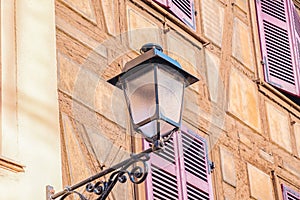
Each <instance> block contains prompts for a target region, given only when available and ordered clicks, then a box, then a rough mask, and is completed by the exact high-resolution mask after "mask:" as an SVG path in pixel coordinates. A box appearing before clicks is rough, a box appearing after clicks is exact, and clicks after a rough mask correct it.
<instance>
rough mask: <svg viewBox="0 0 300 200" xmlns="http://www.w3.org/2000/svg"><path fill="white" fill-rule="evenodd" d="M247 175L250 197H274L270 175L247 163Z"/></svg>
mask: <svg viewBox="0 0 300 200" xmlns="http://www.w3.org/2000/svg"><path fill="white" fill-rule="evenodd" d="M248 177H249V183H250V194H251V197H253V198H255V199H259V200H270V199H274V195H273V184H272V181H271V178H270V176H268V175H267V174H266V173H264V172H262V171H261V170H259V169H258V168H256V167H254V166H253V165H251V164H249V163H248Z"/></svg>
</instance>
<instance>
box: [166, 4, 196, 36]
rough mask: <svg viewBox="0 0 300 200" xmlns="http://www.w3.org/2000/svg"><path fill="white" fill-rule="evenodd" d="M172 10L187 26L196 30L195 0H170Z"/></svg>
mask: <svg viewBox="0 0 300 200" xmlns="http://www.w3.org/2000/svg"><path fill="white" fill-rule="evenodd" d="M170 10H171V12H173V13H174V15H176V16H177V17H178V18H179V19H180V20H182V21H183V22H184V23H185V24H187V25H188V26H190V27H191V28H192V29H193V30H196V23H195V8H194V0H170Z"/></svg>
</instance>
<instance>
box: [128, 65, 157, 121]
mask: <svg viewBox="0 0 300 200" xmlns="http://www.w3.org/2000/svg"><path fill="white" fill-rule="evenodd" d="M124 81H125V83H124V86H125V90H124V91H125V96H126V100H127V104H128V107H129V111H130V115H131V117H132V122H133V124H139V123H141V122H143V121H144V120H147V119H151V118H153V116H154V115H155V113H156V94H155V83H154V70H153V67H151V66H145V67H144V68H140V69H139V70H138V71H135V72H133V73H131V74H129V75H128V76H126V78H125V80H124Z"/></svg>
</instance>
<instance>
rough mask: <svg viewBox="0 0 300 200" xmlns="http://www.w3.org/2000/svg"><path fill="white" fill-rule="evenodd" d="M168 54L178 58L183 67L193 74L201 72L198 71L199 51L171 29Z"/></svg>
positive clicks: (168, 35)
mask: <svg viewBox="0 0 300 200" xmlns="http://www.w3.org/2000/svg"><path fill="white" fill-rule="evenodd" d="M167 46H168V55H169V56H170V57H171V58H173V59H174V60H177V61H178V62H179V63H180V65H181V66H182V68H183V69H185V70H187V71H188V72H190V73H191V74H193V75H195V76H196V75H197V74H199V72H197V60H196V58H197V55H199V54H197V52H196V51H195V50H196V49H194V45H192V44H191V43H190V42H189V41H188V40H186V39H185V38H183V37H182V36H179V35H178V34H176V33H175V32H173V31H171V32H170V33H168V34H167Z"/></svg>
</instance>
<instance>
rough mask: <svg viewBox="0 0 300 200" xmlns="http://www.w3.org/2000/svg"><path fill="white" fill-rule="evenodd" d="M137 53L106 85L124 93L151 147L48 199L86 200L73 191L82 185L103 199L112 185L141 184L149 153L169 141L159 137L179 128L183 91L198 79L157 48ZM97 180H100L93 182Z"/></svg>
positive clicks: (136, 127) (134, 120) (133, 118)
mask: <svg viewBox="0 0 300 200" xmlns="http://www.w3.org/2000/svg"><path fill="white" fill-rule="evenodd" d="M141 53H142V54H141V55H140V56H138V57H137V58H135V59H133V60H131V61H129V62H128V63H127V64H126V65H125V67H124V70H123V72H122V73H121V74H119V75H117V76H116V77H114V78H112V79H110V80H109V81H108V82H109V83H111V84H113V85H115V86H117V87H118V88H120V89H122V90H123V91H124V94H125V98H126V103H127V106H128V110H129V114H130V119H131V123H132V125H133V128H134V130H135V131H137V132H139V133H141V134H143V135H144V136H145V138H146V139H147V140H149V141H150V142H152V146H151V147H150V148H148V149H146V150H144V151H142V152H140V153H138V154H132V155H131V157H130V158H128V159H126V160H124V161H122V162H120V163H118V164H116V165H114V166H112V167H110V168H108V169H105V170H103V171H101V172H99V173H97V174H95V175H93V176H91V177H88V178H87V179H85V180H83V181H81V182H79V183H76V184H74V185H72V186H66V187H65V189H64V190H62V191H60V192H58V193H55V194H52V195H50V197H49V199H50V200H54V199H57V198H59V197H61V198H60V200H64V199H65V198H66V197H68V196H69V195H72V194H75V195H78V196H79V197H80V199H81V200H87V199H86V197H85V196H84V195H83V193H80V192H78V191H76V190H77V189H78V188H80V187H82V186H86V188H85V190H86V192H88V193H94V194H95V195H97V196H99V198H97V199H98V200H105V199H106V198H107V196H108V195H109V193H110V192H111V190H112V189H113V188H114V186H115V185H116V183H117V182H121V183H125V182H126V180H127V177H128V178H129V180H130V181H131V182H132V183H134V184H140V183H142V182H143V181H144V180H145V179H146V177H147V174H148V165H147V161H148V160H149V159H150V153H152V152H156V151H158V150H160V149H161V148H162V147H163V145H164V143H165V142H167V141H168V139H170V137H166V138H163V139H162V138H161V137H164V136H171V135H172V134H171V133H173V132H174V131H176V130H177V129H178V128H180V125H181V114H182V107H183V96H184V88H185V87H187V86H189V85H191V84H193V83H195V82H197V81H198V79H197V78H196V77H194V76H192V75H191V74H189V73H188V72H186V71H184V70H183V69H182V68H181V66H180V64H179V63H178V62H177V61H175V60H174V59H172V58H170V57H169V56H167V55H166V54H164V53H163V52H162V48H161V47H160V46H159V45H155V44H146V45H144V46H143V47H142V49H141ZM161 139H162V140H161ZM137 163H141V165H142V166H139V165H137ZM108 174H110V176H109V178H108V179H107V180H104V179H103V177H104V176H107V175H108ZM97 179H101V180H99V181H97V182H96V183H94V181H96V180H97Z"/></svg>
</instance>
